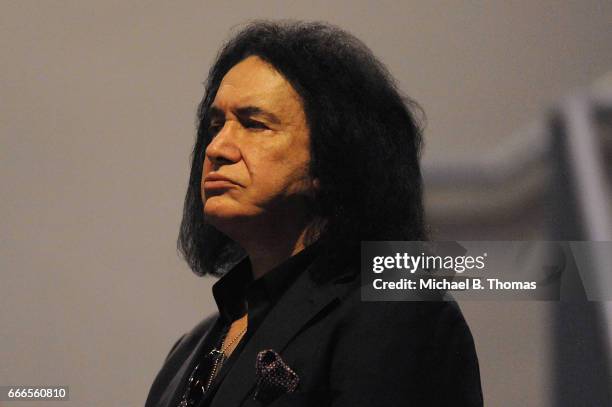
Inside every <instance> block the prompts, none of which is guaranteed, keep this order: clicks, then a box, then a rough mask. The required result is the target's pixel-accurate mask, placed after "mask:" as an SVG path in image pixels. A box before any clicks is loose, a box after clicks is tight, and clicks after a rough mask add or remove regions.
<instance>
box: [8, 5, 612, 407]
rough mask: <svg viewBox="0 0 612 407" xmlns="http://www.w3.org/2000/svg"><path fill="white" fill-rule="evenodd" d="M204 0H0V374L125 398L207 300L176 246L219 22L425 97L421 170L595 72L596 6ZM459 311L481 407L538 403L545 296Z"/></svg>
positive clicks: (119, 402)
mask: <svg viewBox="0 0 612 407" xmlns="http://www.w3.org/2000/svg"><path fill="white" fill-rule="evenodd" d="M207 3H208V2H198V1H182V2H161V1H157V2H149V1H128V2H125V1H116V0H112V1H104V2H88V1H86V2H83V1H6V0H3V1H1V2H0V49H2V57H1V59H0V61H1V62H0V64H1V65H0V72H2V80H1V83H0V137H1V146H0V177H1V184H0V185H1V194H2V199H1V201H0V214H1V215H0V216H1V224H0V229H1V231H2V234H1V239H2V240H1V246H0V256H1V257H0V272H1V274H0V327H1V329H0V385H22V386H23V385H37V384H65V385H69V386H70V395H71V401H70V402H67V403H65V402H64V403H59V402H58V403H57V404H58V405H60V404H61V405H65V406H132V405H142V404H143V403H144V400H145V397H146V395H147V392H148V389H149V386H150V384H151V382H152V380H153V378H154V376H155V374H156V373H157V370H158V369H159V367H160V365H161V363H162V360H163V358H164V357H165V355H166V352H167V351H168V350H169V348H170V346H171V345H172V343H173V342H174V341H175V340H176V339H177V338H178V336H179V335H180V334H181V333H182V332H184V331H186V330H188V329H190V328H191V327H192V326H193V325H195V323H197V322H198V321H199V320H200V319H202V318H203V317H204V316H205V315H207V314H209V313H210V312H212V311H213V310H214V302H213V300H212V298H211V296H210V285H211V283H212V282H213V281H212V280H210V279H198V278H196V277H195V276H194V275H193V274H191V273H190V272H189V270H188V269H187V267H186V265H185V264H184V263H182V262H181V261H180V260H179V259H178V258H177V255H176V251H175V241H176V235H177V230H178V225H179V222H180V216H181V209H182V200H183V196H184V192H185V188H186V183H187V179H188V167H189V160H188V156H189V153H190V150H191V148H192V143H193V140H194V133H195V131H194V120H195V109H196V106H197V103H198V102H199V100H200V98H201V96H202V91H203V88H202V85H201V83H202V82H203V80H204V79H205V77H206V73H207V70H208V67H209V64H210V63H211V61H212V60H213V59H214V56H215V54H216V51H217V50H218V48H219V46H220V45H221V43H222V41H223V40H224V39H226V38H228V35H229V33H230V29H231V28H232V27H234V26H236V25H237V24H240V23H243V22H245V21H247V20H249V19H253V18H299V19H308V20H311V19H317V20H325V21H329V22H332V23H335V24H338V25H340V26H341V27H343V28H345V29H347V30H348V31H350V32H352V33H353V34H355V35H356V36H357V37H359V38H361V39H362V40H363V41H364V42H365V43H366V44H368V45H369V46H370V47H371V48H372V50H373V51H374V53H375V54H376V55H377V56H378V57H380V59H381V60H382V61H383V62H384V63H386V64H387V66H388V67H389V69H390V70H391V72H392V73H393V74H394V75H395V77H396V78H397V80H398V83H399V85H400V87H401V89H402V90H403V91H404V92H405V93H406V94H407V95H409V96H411V97H412V98H414V99H416V100H417V101H418V102H419V103H420V104H421V105H422V106H423V107H424V108H425V111H426V113H427V116H428V127H427V130H426V144H427V146H426V152H425V159H426V160H428V161H430V162H434V163H435V162H436V160H440V159H442V157H449V156H451V157H452V156H455V155H460V154H474V153H475V154H482V153H486V152H487V151H488V150H489V149H491V148H493V147H495V146H496V145H498V144H499V143H501V142H503V141H504V140H505V139H507V138H508V137H510V136H511V135H512V133H513V132H514V131H515V130H516V129H518V128H521V127H522V126H524V125H525V124H526V123H528V122H530V121H532V120H534V119H536V118H538V117H540V116H541V115H542V114H543V113H545V112H546V109H547V108H548V107H549V106H550V104H551V103H552V102H554V101H556V100H557V99H558V98H559V97H561V96H563V95H565V94H566V93H567V91H568V90H571V89H572V88H574V87H576V86H582V85H586V84H588V83H590V82H591V81H593V80H594V79H596V78H597V77H599V76H600V75H602V74H604V73H605V72H606V71H607V70H609V69H610V67H612V52H610V44H612V28H611V22H612V3H611V2H609V1H604V0H601V1H596V0H591V1H581V2H577V1H533V0H531V1H528V0H520V1H514V2H506V1H491V2H484V1H482V2H477V1H472V2H459V1H429V2H400V1H396V2H390V1H376V2H373V1H372V2H367V1H343V2H332V3H331V4H329V3H328V2H323V1H314V2H290V1H282V2H281V1H264V2H259V3H257V4H255V3H254V2H253V3H251V2H231V1H228V2H223V4H218V3H219V2H215V3H214V4H213V3H212V2H210V3H211V4H207ZM465 238H469V236H466V237H465ZM464 311H465V314H466V317H467V319H468V322H469V323H470V325H471V327H472V330H473V331H474V334H475V337H476V344H477V347H478V350H479V355H480V359H481V369H482V375H483V385H484V391H485V399H486V401H488V404H489V405H495V406H506V405H508V406H511V405H521V406H537V405H547V403H548V402H549V401H550V400H549V393H550V392H551V387H550V382H549V380H548V378H547V367H548V365H549V362H550V361H549V359H548V358H549V356H548V353H547V351H548V344H549V337H548V336H547V335H549V334H548V331H549V328H550V327H549V326H548V324H549V321H548V319H547V306H546V305H545V304H536V303H531V304H520V303H515V304H497V303H489V304H487V305H486V306H483V305H482V304H477V303H470V304H466V305H464ZM0 404H1V405H9V403H0ZM18 405H20V406H25V405H27V403H18Z"/></svg>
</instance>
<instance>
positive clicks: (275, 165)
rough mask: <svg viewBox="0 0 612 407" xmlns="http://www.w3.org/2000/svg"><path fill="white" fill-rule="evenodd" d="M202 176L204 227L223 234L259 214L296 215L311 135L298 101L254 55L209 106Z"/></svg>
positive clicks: (237, 67) (306, 183) (271, 216)
mask: <svg viewBox="0 0 612 407" xmlns="http://www.w3.org/2000/svg"><path fill="white" fill-rule="evenodd" d="M210 117H211V120H210V123H211V124H210V129H209V131H210V133H211V134H212V135H213V139H212V141H211V142H210V144H209V145H208V147H207V149H206V154H205V159H204V168H203V174H202V184H201V187H202V199H203V202H204V215H205V217H206V219H207V221H208V222H209V223H211V224H213V225H214V226H216V227H217V228H219V229H220V230H222V231H225V228H226V227H227V226H228V225H229V226H230V227H231V224H232V222H235V221H237V220H238V221H240V220H245V219H246V220H248V219H253V218H256V217H261V216H262V215H263V216H265V217H266V219H269V220H276V221H280V222H282V221H283V220H285V219H288V217H289V218H291V217H294V216H301V215H303V214H304V211H305V209H304V208H303V205H300V204H296V203H297V202H303V200H302V199H294V198H296V197H298V196H303V195H304V194H306V193H308V191H309V190H310V188H311V182H310V178H309V175H308V167H309V161H310V152H309V151H310V149H309V130H308V125H307V123H306V116H305V114H304V109H303V107H302V102H301V99H300V97H299V95H298V94H297V93H296V92H295V90H294V89H293V87H292V86H291V85H290V84H289V82H287V81H286V80H285V78H283V76H282V75H281V74H279V73H278V72H277V71H276V70H275V69H274V68H273V67H272V66H271V65H269V64H268V63H266V62H265V61H263V60H262V59H260V58H259V57H256V56H251V57H248V58H246V59H244V60H243V61H242V62H240V63H238V64H236V65H235V66H234V67H233V68H232V69H231V70H229V71H228V73H227V74H226V75H225V77H224V78H223V80H222V81H221V84H220V86H219V90H218V92H217V95H216V97H215V100H214V101H213V103H212V108H211V116H210Z"/></svg>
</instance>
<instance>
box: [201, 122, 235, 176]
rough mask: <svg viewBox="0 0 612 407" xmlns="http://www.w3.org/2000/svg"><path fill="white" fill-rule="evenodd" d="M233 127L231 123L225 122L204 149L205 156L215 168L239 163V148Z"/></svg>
mask: <svg viewBox="0 0 612 407" xmlns="http://www.w3.org/2000/svg"><path fill="white" fill-rule="evenodd" d="M233 127H234V126H233V124H232V123H230V122H225V124H224V125H223V128H221V129H220V130H219V132H218V133H217V134H216V135H215V136H214V137H213V139H212V140H211V142H210V143H209V144H208V147H207V148H206V156H207V157H208V159H209V160H210V161H211V162H212V163H213V164H214V165H215V167H219V166H221V165H224V164H232V163H235V162H238V161H240V148H239V147H238V143H237V139H236V136H237V134H236V129H234V128H233Z"/></svg>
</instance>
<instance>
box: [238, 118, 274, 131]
mask: <svg viewBox="0 0 612 407" xmlns="http://www.w3.org/2000/svg"><path fill="white" fill-rule="evenodd" d="M242 125H243V126H244V127H246V128H247V129H255V130H266V129H268V126H266V125H265V124H263V123H262V122H258V121H256V120H245V121H244V122H243V123H242Z"/></svg>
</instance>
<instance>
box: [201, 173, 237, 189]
mask: <svg viewBox="0 0 612 407" xmlns="http://www.w3.org/2000/svg"><path fill="white" fill-rule="evenodd" d="M236 186H240V184H238V183H237V182H234V181H233V180H231V179H229V178H227V177H224V176H223V175H221V174H208V175H206V176H205V177H204V185H203V187H204V189H227V188H231V187H236Z"/></svg>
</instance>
